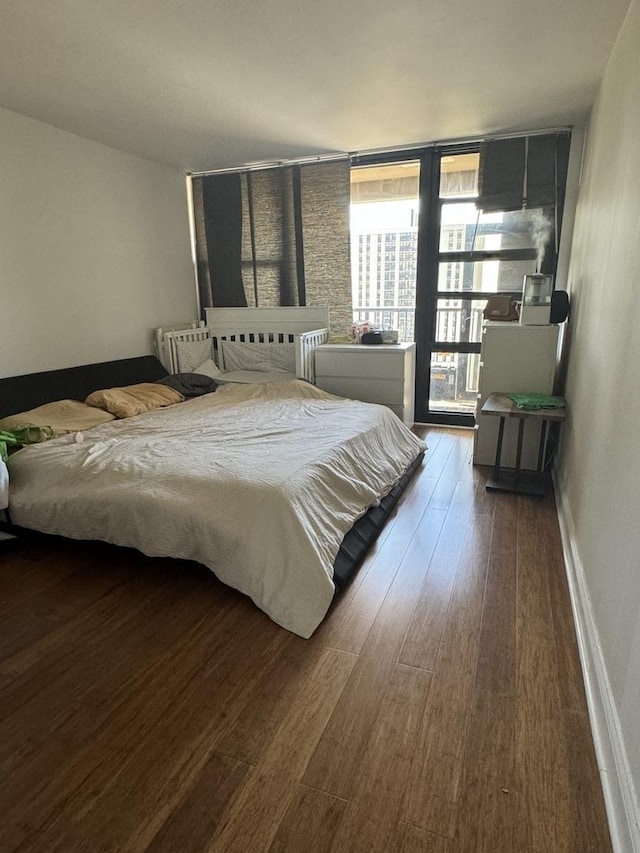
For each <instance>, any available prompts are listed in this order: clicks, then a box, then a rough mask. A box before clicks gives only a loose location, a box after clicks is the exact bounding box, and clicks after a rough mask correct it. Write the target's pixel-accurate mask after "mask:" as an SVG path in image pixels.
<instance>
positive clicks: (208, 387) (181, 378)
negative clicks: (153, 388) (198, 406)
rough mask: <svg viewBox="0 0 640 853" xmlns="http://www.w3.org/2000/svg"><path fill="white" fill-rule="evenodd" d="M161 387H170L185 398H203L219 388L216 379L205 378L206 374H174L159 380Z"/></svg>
mask: <svg viewBox="0 0 640 853" xmlns="http://www.w3.org/2000/svg"><path fill="white" fill-rule="evenodd" d="M156 382H157V383H158V384H159V385H168V386H169V388H173V389H174V390H175V391H179V392H180V393H181V394H184V396H185V397H201V396H202V395H203V394H212V393H213V392H214V391H215V390H216V388H217V387H218V383H217V382H216V380H215V379H211V377H210V376H205V375H204V373H172V374H170V375H169V376H165V377H164V378H163V379H157V380H156Z"/></svg>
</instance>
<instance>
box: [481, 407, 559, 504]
mask: <svg viewBox="0 0 640 853" xmlns="http://www.w3.org/2000/svg"><path fill="white" fill-rule="evenodd" d="M481 411H482V414H483V415H495V416H496V417H499V418H500V426H499V428H498V443H497V445H496V459H495V463H494V467H493V479H491V480H489V482H488V483H487V486H486V488H487V491H489V492H515V493H517V494H521V495H534V496H536V497H544V495H545V492H546V489H545V477H544V471H543V467H544V449H545V445H546V439H547V428H548V424H549V422H551V421H555V422H558V423H562V421H563V420H564V419H565V418H566V408H562V409H519V408H518V407H517V406H516V404H515V403H514V402H513V400H511V399H510V397H509V396H508V394H506V393H497V392H494V393H492V394H489V396H488V397H487V399H486V401H485V403H484V405H483V406H482V409H481ZM507 418H518V419H519V423H518V444H517V449H516V467H515V469H509V470H508V471H507V470H505V469H504V468H501V466H500V459H501V456H502V439H503V436H504V424H505V421H506V419H507ZM527 420H532V421H534V422H535V421H538V422H541V423H542V428H541V430H540V444H539V447H538V467H537V470H536V471H533V472H530V471H526V472H525V471H522V470H521V469H520V463H521V461H522V440H523V436H524V424H525V421H527Z"/></svg>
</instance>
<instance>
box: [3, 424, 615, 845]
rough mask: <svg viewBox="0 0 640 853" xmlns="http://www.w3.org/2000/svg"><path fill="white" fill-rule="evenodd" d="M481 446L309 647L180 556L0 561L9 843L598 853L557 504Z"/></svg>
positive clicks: (444, 456) (439, 471)
mask: <svg viewBox="0 0 640 853" xmlns="http://www.w3.org/2000/svg"><path fill="white" fill-rule="evenodd" d="M471 439H472V436H471V433H469V432H463V431H454V430H443V429H442V430H437V429H434V430H431V431H430V432H429V433H428V435H427V440H428V444H429V451H428V453H427V457H426V462H425V464H424V466H423V468H422V469H421V471H420V472H419V474H418V475H417V476H416V478H415V479H414V480H413V482H412V485H411V487H410V489H409V490H408V491H407V493H406V494H405V496H404V498H403V500H402V503H401V505H400V507H399V510H398V511H397V513H396V514H395V515H394V517H393V518H392V519H391V520H390V522H389V523H388V525H387V527H386V529H385V531H384V532H383V534H382V536H381V538H380V539H379V541H378V543H377V545H376V547H375V549H374V550H373V552H372V553H371V554H370V555H369V557H368V558H367V560H366V562H365V563H364V565H363V566H362V568H361V570H360V572H359V574H358V575H357V577H356V578H355V581H354V582H353V583H352V585H351V586H350V587H349V588H348V589H347V590H346V592H345V594H343V596H342V598H341V599H340V600H339V602H338V603H337V605H336V606H335V607H334V609H333V610H332V611H331V613H330V615H329V616H328V618H327V619H326V621H325V623H324V624H323V625H322V626H321V628H320V629H319V630H318V631H317V633H316V634H315V635H314V637H313V638H312V639H311V640H302V639H300V638H298V637H295V636H294V635H292V634H289V633H287V632H286V631H284V630H282V629H280V628H278V627H277V626H276V625H274V624H273V623H271V622H270V621H269V619H267V617H266V616H264V615H263V614H262V613H260V612H259V611H258V610H257V609H256V608H255V607H254V606H253V605H252V604H251V603H250V602H249V601H248V600H246V599H244V598H243V597H242V596H240V595H239V594H237V593H235V592H234V591H232V590H230V589H227V588H226V587H223V586H222V585H221V584H219V583H218V582H217V581H216V580H215V578H213V576H212V575H211V574H210V573H209V572H208V571H207V570H205V569H203V568H202V567H199V566H195V565H193V564H189V563H181V562H178V561H169V560H155V559H149V558H145V557H142V556H140V555H138V554H136V553H135V552H132V551H127V550H120V549H116V548H111V547H108V546H100V545H90V544H82V543H68V542H60V541H53V542H47V543H46V544H43V543H38V544H26V543H25V544H20V545H18V546H15V545H14V546H12V547H11V548H10V549H9V550H8V551H3V552H0V553H1V554H2V556H0V560H1V570H0V619H1V620H2V631H1V636H0V779H1V780H2V782H1V787H0V850H2V851H3V853H8V851H21V852H22V853H26V851H34V853H35V851H42V853H62V851H64V853H74V851H91V853H100V851H113V852H114V853H116V852H117V853H122V851H151V853H196V851H197V853H200V851H215V853H235V851H237V853H258V851H272V853H329V851H333V853H336V851H340V853H347V851H363V853H365V851H366V853H368V851H380V853H389V851H391V853H396V851H397V853H463V851H464V853H470V851H473V852H474V853H475V851H487V853H489V851H490V853H564V851H572V852H573V851H575V853H586V851H598V853H600V851H603V853H604V851H609V850H610V845H609V840H608V833H607V827H606V819H605V813H604V808H603V800H602V794H601V791H600V787H599V778H598V772H597V768H596V764H595V758H594V752H593V745H592V741H591V735H590V730H589V722H588V719H587V712H586V705H585V698H584V692H583V686H582V681H581V673H580V665H579V660H578V656H577V649H576V641H575V634H574V629H573V625H572V620H571V611H570V605H569V600H568V594H567V587H566V582H565V579H564V574H563V565H562V559H561V550H560V541H559V534H558V527H557V523H556V517H555V509H554V504H553V501H552V499H547V500H545V501H542V502H540V501H536V500H535V499H529V498H516V497H513V496H507V495H499V496H494V495H490V494H488V493H487V492H486V491H485V489H484V479H483V474H482V472H478V471H474V469H473V468H472V467H471V464H470V452H471Z"/></svg>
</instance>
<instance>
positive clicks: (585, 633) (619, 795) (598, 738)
mask: <svg viewBox="0 0 640 853" xmlns="http://www.w3.org/2000/svg"><path fill="white" fill-rule="evenodd" d="M553 481H554V487H555V494H556V502H557V506H558V521H559V523H560V534H561V537H562V549H563V553H564V562H565V568H566V572H567V579H568V583H569V593H570V596H571V607H572V609H573V619H574V622H575V626H576V634H577V637H578V646H579V650H580V660H581V662H582V674H583V676H584V683H585V690H586V694H587V703H588V706H589V717H590V721H591V732H592V734H593V741H594V745H595V750H596V758H597V761H598V769H599V771H600V780H601V782H602V790H603V793H604V801H605V806H606V809H607V818H608V821H609V831H610V833H611V843H612V845H613V850H614V853H640V804H639V803H638V798H637V795H636V793H635V788H634V784H633V778H632V776H631V770H630V767H629V762H628V760H627V754H626V750H625V747H624V741H623V738H622V730H621V728H620V719H619V717H618V712H617V710H616V706H615V702H614V700H613V693H612V691H611V685H610V682H609V677H608V675H607V669H606V666H605V661H604V656H603V654H602V647H601V645H600V639H599V636H598V630H597V628H596V623H595V619H594V616H593V610H592V607H591V598H590V596H589V590H588V587H587V583H586V579H585V575H584V569H583V566H582V562H581V560H580V554H579V552H578V549H577V546H576V541H575V528H574V524H573V517H572V515H571V508H570V507H569V503H568V501H567V497H566V495H565V493H564V491H563V490H562V488H561V487H560V485H559V483H558V480H557V477H556V475H555V472H554V477H553Z"/></svg>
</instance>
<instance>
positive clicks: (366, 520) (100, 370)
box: [0, 356, 424, 592]
mask: <svg viewBox="0 0 640 853" xmlns="http://www.w3.org/2000/svg"><path fill="white" fill-rule="evenodd" d="M166 375H167V370H166V369H165V368H164V367H163V365H162V364H161V363H160V362H159V361H158V359H157V358H155V356H141V357H139V358H129V359H122V360H118V361H109V362H101V363H98V364H85V365H81V366H80V367H70V368H66V369H63V370H49V371H44V372H42V373H31V374H28V375H26V376H14V377H10V378H8V379H0V418H1V417H5V416H7V415H11V414H16V413H17V412H22V411H27V410H29V409H32V408H35V407H36V406H41V405H43V404H44V403H50V402H53V401H54V400H61V399H76V400H84V399H85V397H87V396H88V395H89V394H90V393H91V392H92V391H97V390H99V389H101V388H110V387H116V386H120V385H130V384H134V383H137V382H153V381H154V380H156V379H161V378H163V377H164V376H166ZM423 456H424V454H421V455H420V456H418V458H417V459H415V460H414V462H413V463H412V464H411V465H410V466H409V467H408V468H407V470H406V471H405V473H404V475H403V476H402V478H401V480H400V481H399V482H398V483H397V485H396V486H395V487H394V488H393V489H392V491H391V492H390V493H389V494H388V495H386V497H384V498H383V499H382V500H381V501H380V503H379V504H378V506H375V507H371V508H370V509H369V510H368V511H367V512H366V513H365V514H364V515H363V516H362V517H361V518H360V519H358V521H357V522H356V523H355V524H354V526H353V527H352V528H351V530H350V531H349V532H348V533H347V534H346V536H345V537H344V539H343V541H342V544H341V546H340V550H339V552H338V555H337V557H336V560H335V562H334V583H335V586H336V592H337V591H338V590H340V589H341V588H342V587H343V586H344V585H345V584H346V583H347V582H348V581H349V580H350V578H351V577H352V576H353V575H354V574H355V572H356V570H357V569H358V567H359V565H360V563H361V561H362V559H363V557H364V556H365V554H366V552H367V550H368V549H369V548H370V547H371V545H372V544H373V542H374V541H375V540H376V538H377V537H378V534H379V533H380V531H381V530H382V528H383V526H384V524H385V522H386V520H387V518H388V517H389V515H390V514H391V512H392V511H393V509H394V507H395V506H396V504H397V502H398V500H399V499H400V497H401V495H402V493H403V492H404V490H405V488H406V487H407V485H408V483H409V481H410V480H411V477H412V476H413V474H414V472H415V471H416V469H417V468H418V466H419V465H420V464H421V462H422V459H423ZM0 531H3V532H5V533H9V534H11V535H13V536H17V537H18V538H29V537H36V538H39V537H42V538H45V539H46V538H48V536H49V534H43V533H38V532H36V531H33V530H30V529H25V528H22V527H18V526H17V525H14V524H12V523H11V520H10V512H8V511H6V510H0Z"/></svg>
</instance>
